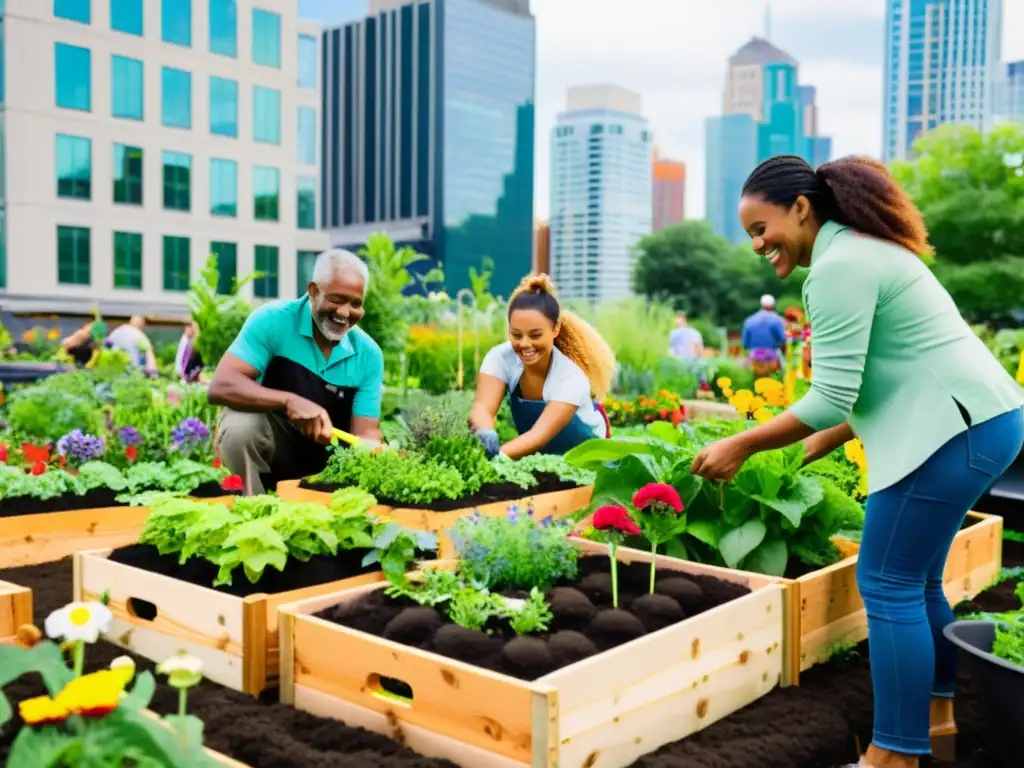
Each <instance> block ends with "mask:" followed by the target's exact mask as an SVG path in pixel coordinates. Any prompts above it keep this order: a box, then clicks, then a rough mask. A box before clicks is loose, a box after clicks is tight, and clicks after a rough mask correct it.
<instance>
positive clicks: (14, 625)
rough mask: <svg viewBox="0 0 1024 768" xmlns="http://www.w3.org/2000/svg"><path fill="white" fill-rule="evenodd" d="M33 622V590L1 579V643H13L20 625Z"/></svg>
mask: <svg viewBox="0 0 1024 768" xmlns="http://www.w3.org/2000/svg"><path fill="white" fill-rule="evenodd" d="M31 623H32V590H31V589H27V588H26V587H19V586H18V585H17V584H11V583H10V582H8V581H0V643H12V642H14V639H15V636H16V635H17V633H18V629H19V628H20V627H23V626H25V625H26V624H31Z"/></svg>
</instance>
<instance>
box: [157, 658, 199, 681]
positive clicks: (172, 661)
mask: <svg viewBox="0 0 1024 768" xmlns="http://www.w3.org/2000/svg"><path fill="white" fill-rule="evenodd" d="M156 671H157V672H158V673H159V674H161V675H167V684H168V685H170V686H171V687H172V688H179V689H180V688H191V687H193V686H195V685H199V681H200V680H202V679H203V662H202V661H201V660H200V659H197V658H196V657H195V656H189V655H188V654H187V653H185V652H184V651H180V652H178V653H177V654H175V655H174V656H171V658H169V659H165V660H164V661H162V662H161V663H160V664H159V665H158V666H157V668H156Z"/></svg>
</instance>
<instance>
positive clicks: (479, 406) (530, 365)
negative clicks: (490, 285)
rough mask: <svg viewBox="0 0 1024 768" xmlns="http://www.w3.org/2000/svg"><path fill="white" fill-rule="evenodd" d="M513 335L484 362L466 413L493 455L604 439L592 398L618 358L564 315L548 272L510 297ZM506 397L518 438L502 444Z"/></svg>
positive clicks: (604, 426) (555, 449)
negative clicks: (498, 427) (498, 424)
mask: <svg viewBox="0 0 1024 768" xmlns="http://www.w3.org/2000/svg"><path fill="white" fill-rule="evenodd" d="M508 338H509V340H508V341H507V342H505V343H503V344H499V345H498V346H496V347H494V348H493V349H491V350H490V351H489V352H488V353H487V355H486V356H485V357H484V360H483V363H482V364H481V365H480V373H479V375H478V376H477V383H476V399H475V400H474V402H473V407H472V408H471V409H470V412H469V424H470V428H471V429H473V431H474V432H475V433H476V434H477V436H478V437H479V438H480V441H481V442H482V443H483V444H484V447H485V448H486V449H487V452H488V454H489V455H492V456H493V455H495V454H497V453H498V452H499V450H500V452H501V453H503V454H504V455H506V456H508V457H510V458H513V459H518V458H519V457H520V456H526V455H529V454H532V453H552V454H563V453H565V452H566V451H568V450H570V449H571V448H574V447H575V446H577V445H579V444H580V443H584V442H586V441H587V440H591V439H593V438H595V437H607V434H608V422H607V421H606V418H605V415H604V413H603V411H602V410H601V408H600V407H599V406H598V404H597V403H596V402H595V398H596V399H597V400H598V401H600V400H602V399H604V396H605V395H606V394H607V393H608V389H609V387H610V386H611V382H612V377H613V376H614V375H615V356H614V354H613V353H612V351H611V348H610V347H609V346H608V344H607V342H605V340H604V339H602V338H601V336H600V334H598V332H597V331H595V330H594V329H593V328H592V327H591V326H590V325H588V324H587V323H585V322H584V321H583V320H581V319H580V318H579V317H577V316H576V315H574V314H573V313H571V312H566V311H564V310H562V308H561V307H560V306H559V304H558V299H557V298H556V296H555V286H554V284H553V283H552V282H551V279H550V278H549V277H548V276H547V275H528V276H527V277H525V278H523V281H522V282H521V283H520V284H519V287H518V288H516V290H515V291H514V292H513V293H512V297H511V299H510V300H509V304H508ZM506 393H507V394H508V399H509V405H510V407H511V410H512V420H513V421H514V422H515V426H516V430H518V432H519V436H518V437H516V438H515V439H513V440H510V441H509V442H507V443H505V445H503V446H499V445H498V434H497V432H495V430H494V419H495V417H496V416H497V414H498V409H499V408H500V407H501V401H502V399H503V398H504V397H505V395H506Z"/></svg>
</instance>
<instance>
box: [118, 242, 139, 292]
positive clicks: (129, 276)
mask: <svg viewBox="0 0 1024 768" xmlns="http://www.w3.org/2000/svg"><path fill="white" fill-rule="evenodd" d="M114 287H115V288H129V289H132V290H136V291H141V290H142V235H140V234H139V233H138V232H115V233H114Z"/></svg>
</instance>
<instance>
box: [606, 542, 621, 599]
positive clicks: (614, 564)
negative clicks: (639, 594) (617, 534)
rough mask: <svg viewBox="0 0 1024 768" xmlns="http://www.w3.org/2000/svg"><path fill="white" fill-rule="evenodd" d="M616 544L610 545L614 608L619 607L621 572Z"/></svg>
mask: <svg viewBox="0 0 1024 768" xmlns="http://www.w3.org/2000/svg"><path fill="white" fill-rule="evenodd" d="M616 549H617V547H616V542H614V541H612V542H610V543H609V544H608V556H609V557H610V558H611V561H612V568H611V570H612V607H613V608H618V607H619V570H618V567H617V566H618V564H619V563H618V560H617V559H616V557H615V550H616Z"/></svg>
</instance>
